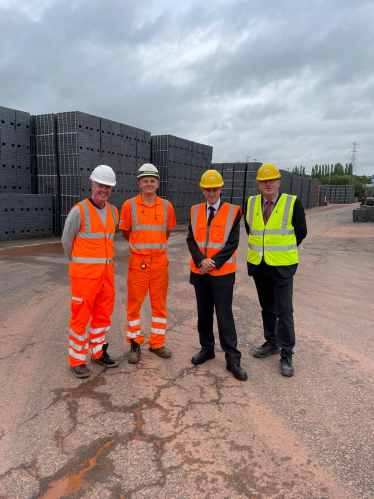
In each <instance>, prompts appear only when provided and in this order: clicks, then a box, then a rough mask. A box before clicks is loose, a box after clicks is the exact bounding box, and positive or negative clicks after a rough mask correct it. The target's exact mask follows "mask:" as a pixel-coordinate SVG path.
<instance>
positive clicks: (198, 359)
mask: <svg viewBox="0 0 374 499" xmlns="http://www.w3.org/2000/svg"><path fill="white" fill-rule="evenodd" d="M214 357H215V353H214V352H203V351H202V350H201V352H199V353H197V354H196V355H194V356H193V357H192V359H191V362H192V364H195V366H198V365H199V364H204V362H206V361H207V360H210V359H214Z"/></svg>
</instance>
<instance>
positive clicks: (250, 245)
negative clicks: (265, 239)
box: [248, 244, 263, 252]
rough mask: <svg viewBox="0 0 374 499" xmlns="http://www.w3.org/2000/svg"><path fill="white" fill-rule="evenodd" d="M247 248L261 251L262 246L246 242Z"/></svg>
mask: <svg viewBox="0 0 374 499" xmlns="http://www.w3.org/2000/svg"><path fill="white" fill-rule="evenodd" d="M248 248H249V249H250V250H252V251H259V252H261V251H262V249H263V248H262V246H254V245H253V244H248Z"/></svg>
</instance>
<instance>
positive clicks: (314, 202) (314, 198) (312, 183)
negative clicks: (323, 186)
mask: <svg viewBox="0 0 374 499" xmlns="http://www.w3.org/2000/svg"><path fill="white" fill-rule="evenodd" d="M319 185H320V184H319V182H317V180H314V179H309V190H308V201H307V206H306V207H307V208H314V207H315V206H318V200H319V189H318V186H319Z"/></svg>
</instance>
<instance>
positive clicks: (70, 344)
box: [69, 340, 88, 352]
mask: <svg viewBox="0 0 374 499" xmlns="http://www.w3.org/2000/svg"><path fill="white" fill-rule="evenodd" d="M69 346H71V347H73V348H74V350H77V351H78V352H81V351H82V350H84V349H86V348H88V341H87V342H86V343H85V344H84V345H77V344H76V343H75V342H74V341H73V340H69Z"/></svg>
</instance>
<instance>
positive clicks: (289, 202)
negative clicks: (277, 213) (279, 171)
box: [282, 194, 293, 229]
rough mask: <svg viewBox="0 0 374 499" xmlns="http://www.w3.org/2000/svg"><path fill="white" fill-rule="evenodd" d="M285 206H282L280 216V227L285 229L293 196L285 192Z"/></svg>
mask: <svg viewBox="0 0 374 499" xmlns="http://www.w3.org/2000/svg"><path fill="white" fill-rule="evenodd" d="M286 196H287V200H286V206H285V207H284V212H283V217H282V229H287V222H288V216H289V214H290V209H291V203H292V198H293V196H290V195H289V194H286Z"/></svg>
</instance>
